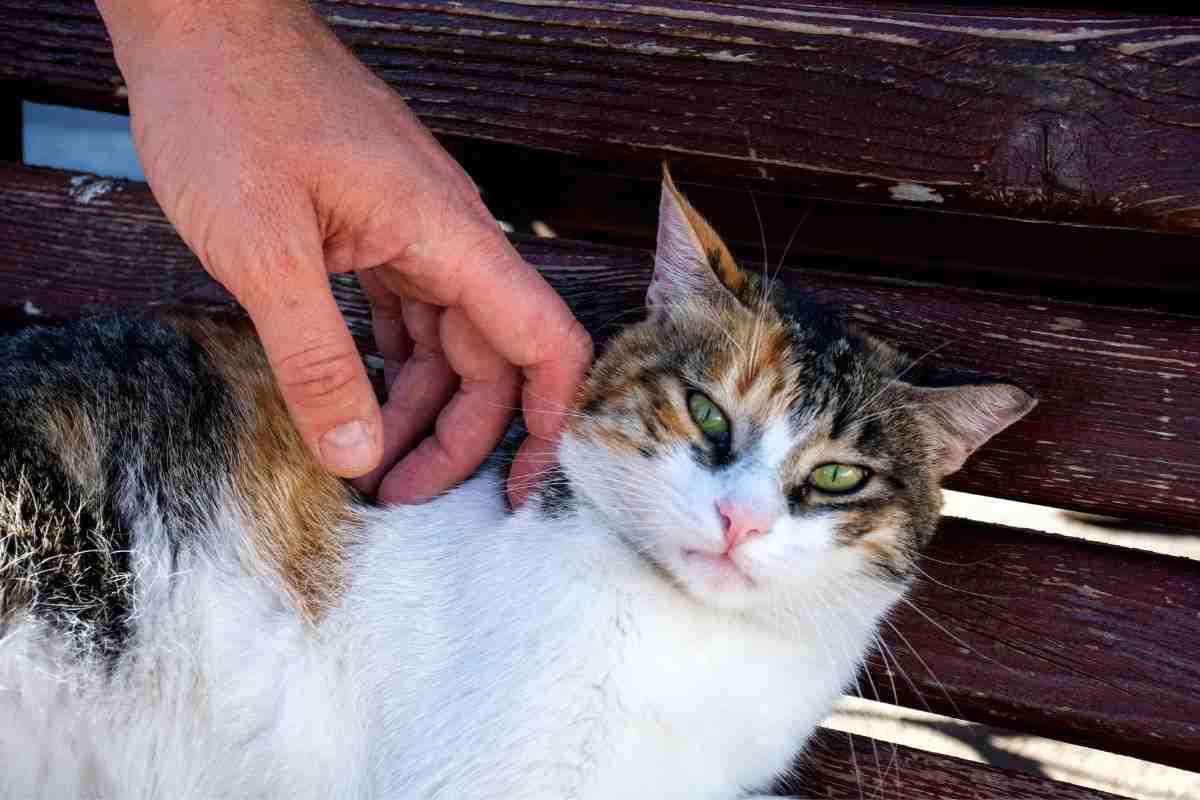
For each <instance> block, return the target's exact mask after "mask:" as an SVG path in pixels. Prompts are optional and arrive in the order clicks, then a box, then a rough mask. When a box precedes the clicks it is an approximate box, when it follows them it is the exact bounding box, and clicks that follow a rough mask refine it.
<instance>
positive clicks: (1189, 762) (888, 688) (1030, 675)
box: [858, 519, 1200, 769]
mask: <svg viewBox="0 0 1200 800" xmlns="http://www.w3.org/2000/svg"><path fill="white" fill-rule="evenodd" d="M922 568H923V569H924V571H925V575H924V576H923V577H921V578H919V579H918V580H917V582H916V584H915V586H914V591H913V594H912V596H911V605H909V604H905V605H902V606H901V607H900V608H899V609H898V610H897V611H896V612H895V613H894V614H893V617H892V627H889V626H885V630H884V632H883V636H882V638H883V641H884V643H885V645H886V647H885V649H884V651H883V654H882V655H878V656H876V657H874V658H873V659H872V660H871V662H870V665H869V669H868V671H867V674H866V675H863V676H861V677H860V679H859V682H858V691H859V693H860V694H861V695H862V696H863V697H866V698H868V699H881V700H884V701H887V702H899V703H900V704H902V705H907V706H911V707H914V708H920V709H923V710H932V711H935V712H937V713H941V714H946V715H947V716H953V717H961V718H965V719H971V720H974V721H976V722H982V723H985V724H989V725H996V726H999V727H1004V728H1010V729H1014V730H1021V731H1026V732H1032V733H1037V734H1041V735H1043V736H1048V737H1050V738H1053V739H1059V740H1063V741H1069V742H1074V743H1076V744H1082V745H1087V746H1091V747H1096V748H1099V749H1102V750H1108V751H1111V752H1118V753H1124V754H1126V755H1133V756H1137V757H1140V758H1146V759H1149V760H1151V761H1157V762H1160V763H1164V764H1171V765H1174V766H1178V767H1182V768H1184V769H1195V768H1196V767H1197V765H1200V562H1197V561H1193V560H1190V559H1183V558H1174V557H1170V556H1160V555H1157V554H1153V553H1147V552H1144V551H1140V550H1129V549H1124V548H1115V547H1106V546H1101V545H1097V544H1094V543H1091V542H1085V541H1082V540H1078V539H1071V538H1067V537H1061V536H1051V535H1048V534H1038V533H1035V532H1033V531H1027V530H1021V529H1017V528H1003V527H995V526H989V525H984V524H981V523H977V522H967V521H963V520H954V519H946V520H944V521H943V523H942V528H941V531H940V533H939V535H938V537H937V539H936V541H935V542H934V544H933V546H932V547H931V548H930V549H929V550H928V551H927V553H926V558H925V559H924V560H923V561H922Z"/></svg>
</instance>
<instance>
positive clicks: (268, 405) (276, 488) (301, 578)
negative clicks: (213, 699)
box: [175, 320, 352, 619]
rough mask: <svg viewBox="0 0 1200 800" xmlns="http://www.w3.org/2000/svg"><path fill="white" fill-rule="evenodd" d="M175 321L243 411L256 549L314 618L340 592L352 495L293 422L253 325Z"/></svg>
mask: <svg viewBox="0 0 1200 800" xmlns="http://www.w3.org/2000/svg"><path fill="white" fill-rule="evenodd" d="M175 324H176V327H178V328H179V329H181V330H182V331H183V332H184V333H186V334H188V335H189V336H191V337H192V338H193V339H194V340H195V341H196V342H198V343H199V344H200V346H201V347H203V348H204V350H205V351H206V352H207V353H208V354H209V356H210V357H211V358H212V361H213V364H214V366H215V367H216V368H217V370H218V371H220V372H221V374H222V375H223V376H224V377H225V379H226V381H228V384H229V387H230V390H231V391H232V393H233V396H234V398H235V403H236V405H237V407H238V409H239V411H240V412H241V415H242V419H241V420H240V423H239V424H238V425H237V429H238V432H239V433H238V441H237V443H236V447H237V455H236V458H235V466H234V474H233V476H232V488H233V490H234V492H235V493H236V495H237V498H238V501H239V503H240V505H241V506H242V511H243V513H244V514H245V517H246V519H247V520H248V521H249V523H250V525H251V527H252V529H253V532H254V539H253V542H252V546H253V549H254V554H253V555H254V556H255V559H256V560H257V561H258V562H261V563H265V564H267V565H270V567H271V568H273V570H274V571H275V572H276V573H277V574H278V576H279V577H280V578H281V579H282V581H283V584H284V586H285V587H286V589H287V591H288V592H289V593H290V594H291V595H292V597H293V598H294V599H295V601H296V603H297V605H298V606H299V607H300V609H301V610H302V611H303V612H304V613H305V614H306V615H307V616H308V617H309V618H310V619H316V618H318V617H319V616H320V614H321V613H322V611H323V610H324V609H326V608H328V607H329V606H330V604H331V603H332V602H333V601H334V600H335V598H336V597H337V596H338V595H339V594H340V592H341V588H342V581H343V569H342V564H341V556H342V549H343V545H344V537H345V535H346V533H347V530H348V526H349V525H350V523H351V511H350V509H351V502H352V494H351V492H350V490H349V489H348V488H347V487H346V485H345V484H343V483H342V481H341V480H340V479H338V478H337V477H335V476H333V475H331V474H330V473H329V472H327V471H326V470H325V469H323V468H322V467H321V466H320V464H318V463H317V460H316V459H315V458H314V457H313V455H312V453H311V452H310V451H309V449H308V447H307V445H305V443H304V441H303V440H302V439H301V438H300V434H299V433H298V432H297V431H296V429H295V427H294V426H293V425H292V422H291V418H290V417H289V416H288V412H287V408H286V406H285V405H284V402H283V397H282V396H281V395H280V394H279V390H278V388H277V387H276V385H275V382H274V379H273V377H272V375H271V370H270V367H269V365H268V363H267V358H266V354H265V353H264V352H263V350H262V347H261V346H260V345H259V343H258V338H257V337H256V336H255V334H254V331H253V328H252V327H251V326H250V324H249V323H238V324H235V325H216V324H213V323H210V322H201V321H192V320H183V321H176V322H175Z"/></svg>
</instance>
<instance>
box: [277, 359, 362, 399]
mask: <svg viewBox="0 0 1200 800" xmlns="http://www.w3.org/2000/svg"><path fill="white" fill-rule="evenodd" d="M359 370H360V364H359V362H358V357H357V354H350V353H347V352H346V351H345V350H344V349H342V348H341V347H337V346H330V345H315V346H312V347H307V348H305V349H302V350H298V351H296V352H294V353H289V354H288V355H286V356H284V357H283V358H281V359H280V360H279V362H278V363H277V365H276V368H275V372H276V375H277V376H278V377H277V380H278V382H279V387H280V390H281V391H283V392H284V394H285V395H287V396H288V397H289V398H290V399H291V400H292V401H293V402H295V403H297V404H298V405H300V406H302V407H306V408H313V407H315V408H329V407H334V406H338V405H342V404H344V403H345V398H346V395H347V393H348V392H350V391H351V390H352V388H353V386H354V385H355V383H356V382H357V380H358V375H359Z"/></svg>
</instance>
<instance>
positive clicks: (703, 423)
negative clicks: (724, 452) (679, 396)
mask: <svg viewBox="0 0 1200 800" xmlns="http://www.w3.org/2000/svg"><path fill="white" fill-rule="evenodd" d="M687 404H688V411H689V412H691V415H692V420H693V421H695V423H696V425H698V426H699V427H700V430H701V431H703V432H704V435H705V436H707V437H708V439H709V441H711V442H712V443H713V444H715V445H718V446H721V447H728V446H729V420H727V419H725V415H724V414H722V413H721V409H719V408H717V404H716V403H714V402H713V401H712V400H709V399H708V398H707V397H706V396H705V395H703V394H701V393H700V392H692V393H691V395H689V396H688V401H687Z"/></svg>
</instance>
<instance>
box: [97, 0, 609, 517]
mask: <svg viewBox="0 0 1200 800" xmlns="http://www.w3.org/2000/svg"><path fill="white" fill-rule="evenodd" d="M98 4H99V6H100V10H101V12H102V14H103V16H104V18H105V22H106V24H107V25H108V27H109V30H110V32H111V34H112V37H113V42H114V49H115V52H116V55H117V60H118V63H119V65H120V67H121V71H122V73H123V74H124V76H125V79H126V82H127V85H128V90H129V105H130V113H131V116H132V124H133V132H134V142H135V146H136V148H137V151H138V154H139V156H140V157H141V159H142V166H143V169H144V170H145V172H146V177H147V180H148V181H149V183H150V187H151V189H152V190H153V192H154V195H155V197H156V199H157V200H158V202H159V204H160V205H161V206H162V208H163V210H164V212H165V213H166V215H167V217H168V218H169V219H170V220H171V222H172V223H173V224H174V225H175V228H176V229H177V230H178V231H179V233H180V235H181V236H182V237H183V239H184V241H186V242H187V244H188V245H189V247H191V249H192V250H193V251H194V252H195V253H196V255H197V256H198V257H199V258H200V261H201V263H203V265H204V267H205V269H207V270H208V271H209V273H210V274H212V275H213V277H215V278H216V279H217V280H218V281H220V282H221V283H222V284H224V285H225V286H226V287H227V288H228V289H229V290H230V291H231V292H232V293H233V295H234V296H235V297H236V298H237V299H238V301H239V302H241V304H242V305H243V306H244V307H245V308H246V310H247V311H248V312H249V314H250V317H251V319H252V320H253V321H254V324H255V327H256V329H257V330H258V333H259V336H260V338H261V339H262V342H263V346H264V348H265V350H266V352H267V356H268V358H269V360H270V363H271V368H272V370H273V371H274V373H275V376H276V379H277V381H278V383H279V386H280V390H281V392H282V393H283V396H284V399H285V401H286V402H287V406H288V409H289V411H290V413H291V415H292V418H293V420H294V421H295V423H296V426H297V428H298V430H299V431H300V433H301V435H302V436H303V437H304V440H305V441H306V442H307V443H308V445H309V446H310V447H311V448H312V450H313V452H314V453H316V454H317V456H318V458H319V459H320V460H321V462H322V463H324V464H325V465H326V467H328V468H329V469H330V470H332V471H333V472H335V473H337V474H339V475H342V476H345V477H355V478H357V479H358V480H357V481H356V484H357V485H358V486H359V488H360V489H362V490H363V491H366V492H368V493H373V492H377V493H378V497H379V499H380V500H381V501H384V502H416V501H420V500H423V499H427V498H429V497H431V496H433V495H435V494H437V493H438V492H440V491H442V490H444V489H446V488H449V487H450V486H452V485H454V484H455V483H457V482H459V481H461V480H462V479H464V478H465V477H467V476H468V475H469V474H470V473H471V472H472V471H473V470H474V469H475V468H476V467H477V466H478V464H479V463H480V462H481V461H482V460H483V458H484V457H486V455H487V454H488V453H489V452H490V451H491V449H492V448H493V447H494V446H495V444H496V442H497V441H498V440H499V439H500V437H501V436H502V435H503V433H504V430H505V428H506V426H507V423H508V420H509V418H510V417H511V412H512V410H513V409H514V408H515V407H516V403H517V401H518V399H519V400H520V402H521V406H522V408H523V410H524V412H525V419H526V423H527V427H528V429H529V432H530V438H529V439H527V440H526V441H525V443H524V444H523V445H522V447H521V450H520V452H519V453H518V456H517V459H516V461H515V462H514V464H513V468H512V471H511V475H510V479H509V494H510V498H511V499H512V500H513V502H514V504H519V503H520V502H521V501H522V500H523V499H524V496H525V494H526V493H527V491H528V487H529V485H530V483H531V481H532V479H533V477H534V476H535V474H536V473H537V472H539V471H540V470H539V467H538V465H539V464H544V463H545V462H546V461H548V460H549V459H551V458H552V457H553V446H554V440H555V437H556V435H557V433H558V430H559V428H560V425H561V421H562V419H563V412H564V411H565V410H566V408H567V406H568V405H569V403H570V401H571V399H572V396H573V393H574V390H575V387H576V385H577V383H578V381H579V380H580V378H581V377H582V374H583V372H584V370H585V369H586V367H587V365H588V363H589V362H590V359H591V342H590V339H589V338H588V336H587V333H586V332H585V331H584V330H583V328H582V327H581V326H580V325H579V323H578V322H577V321H576V320H575V319H574V317H573V316H572V315H571V313H570V311H569V310H568V309H567V307H566V305H565V304H564V303H563V301H562V299H561V298H559V297H558V295H557V294H555V292H554V291H553V290H552V289H551V288H550V287H549V285H547V284H546V283H545V282H544V281H543V280H542V279H541V277H540V276H539V275H538V274H537V272H536V270H534V269H533V268H532V267H531V266H529V265H528V264H526V263H525V262H524V261H523V260H521V258H520V257H519V256H518V255H517V254H516V252H515V251H514V250H513V249H512V247H511V245H509V243H508V242H507V240H506V239H505V238H504V236H503V234H502V233H501V232H500V230H499V227H498V225H497V224H496V222H495V220H494V219H493V218H492V217H491V215H490V214H489V213H488V211H487V209H486V207H485V206H484V205H483V202H482V201H481V199H480V197H479V193H478V190H477V189H476V187H475V185H474V184H473V183H472V182H471V180H470V178H469V177H468V176H467V175H466V174H465V173H464V172H463V171H462V169H461V168H460V167H459V166H458V165H457V164H456V163H455V162H454V161H453V160H452V159H451V158H450V157H449V156H448V155H447V154H446V153H445V151H444V150H442V148H441V147H440V146H439V145H438V144H437V142H436V141H435V140H434V139H433V137H432V136H431V135H430V134H429V133H428V131H426V130H425V128H424V127H423V126H422V125H421V123H420V122H419V121H418V120H417V119H416V117H415V116H414V115H413V114H412V113H411V112H410V111H409V110H408V108H407V107H406V106H405V105H404V103H403V101H402V100H401V99H400V98H399V97H398V96H397V95H396V94H395V93H393V92H392V91H391V90H390V89H389V88H388V87H387V86H386V85H385V84H384V83H383V82H382V81H381V80H379V79H378V78H377V77H376V76H375V75H373V74H372V73H371V72H370V71H369V70H368V69H367V68H366V67H365V66H363V65H362V64H361V63H360V62H358V61H357V60H356V59H355V58H354V56H353V55H352V54H351V53H350V52H349V51H348V50H346V49H345V48H344V47H343V46H342V45H341V44H340V43H339V42H338V41H337V40H336V38H335V37H334V36H333V34H332V33H331V32H330V31H329V30H328V28H326V27H325V25H324V23H323V22H321V21H320V19H319V18H317V17H316V15H315V13H313V12H312V11H311V10H310V9H309V8H308V6H307V4H305V3H303V2H298V1H297V0H224V1H223V2H222V1H221V0H216V1H215V2H207V3H203V4H201V3H197V2H191V0H124V1H122V0H99V3H98ZM351 270H354V271H358V274H359V277H360V280H361V283H362V285H363V287H364V289H365V290H366V292H367V296H368V298H369V300H370V303H371V309H372V322H373V327H374V332H375V338H376V342H377V344H378V345H379V347H380V350H381V351H382V354H383V356H384V363H385V376H386V380H387V383H388V387H389V392H388V400H387V402H386V403H385V404H384V406H383V408H382V410H381V409H380V408H379V406H378V404H377V403H376V401H375V397H374V394H373V392H372V390H371V387H370V384H369V382H368V379H367V376H366V372H365V370H364V369H363V366H362V362H361V360H360V358H359V355H358V352H357V350H356V348H355V345H354V342H353V339H352V338H351V336H350V334H349V332H348V330H347V328H346V325H345V322H344V320H343V319H342V316H341V313H340V311H339V310H338V308H337V305H336V304H335V303H334V300H333V296H332V293H331V291H330V289H329V283H328V273H330V272H348V271H351ZM435 420H436V421H435ZM431 424H433V432H432V433H431V434H430V435H428V436H426V437H425V438H423V439H422V437H423V436H424V434H425V433H426V432H427V431H428V430H429V428H430V425H431ZM418 440H420V441H418ZM401 456H403V457H402V458H400V457H401ZM397 458H400V460H399V462H398V463H396V460H397ZM393 465H394V466H393Z"/></svg>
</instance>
